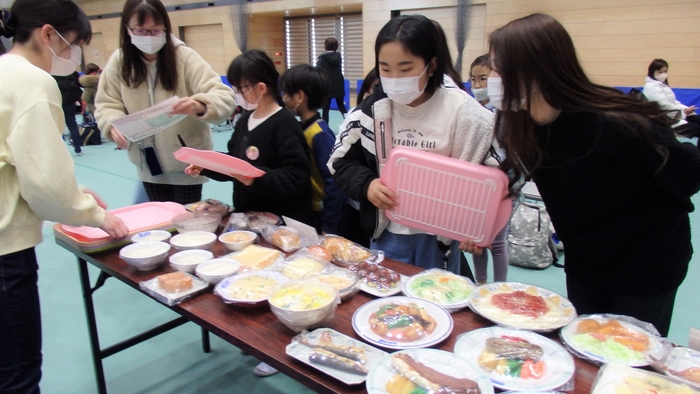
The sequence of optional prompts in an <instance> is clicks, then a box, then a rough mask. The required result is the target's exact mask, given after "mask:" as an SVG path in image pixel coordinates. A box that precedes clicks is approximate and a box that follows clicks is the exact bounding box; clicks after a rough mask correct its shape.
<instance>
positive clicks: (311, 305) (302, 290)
mask: <svg viewBox="0 0 700 394" xmlns="http://www.w3.org/2000/svg"><path fill="white" fill-rule="evenodd" d="M324 286H325V285H324ZM329 290H330V289H329ZM331 291H333V290H331ZM335 297H336V293H335V291H333V294H329V293H328V292H326V291H324V289H322V288H320V287H316V286H309V287H301V286H289V287H287V288H285V289H283V290H280V291H275V294H274V295H273V296H272V297H271V298H270V299H269V301H270V303H271V304H274V305H276V306H278V307H280V308H283V309H288V310H292V311H308V310H312V309H316V308H320V307H322V306H325V305H328V304H329V303H330V302H332V301H333V298H335Z"/></svg>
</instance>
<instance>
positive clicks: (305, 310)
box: [267, 280, 340, 332]
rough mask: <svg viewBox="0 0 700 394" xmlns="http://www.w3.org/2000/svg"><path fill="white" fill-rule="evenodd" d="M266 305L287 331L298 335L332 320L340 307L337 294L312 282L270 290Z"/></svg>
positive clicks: (291, 283)
mask: <svg viewBox="0 0 700 394" xmlns="http://www.w3.org/2000/svg"><path fill="white" fill-rule="evenodd" d="M267 301H268V302H269V303H270V309H271V310H272V312H273V313H274V314H275V316H277V318H278V319H279V320H280V321H281V322H282V324H284V325H285V326H287V327H289V328H290V329H291V330H293V331H296V332H301V331H303V330H305V329H307V328H311V327H315V326H316V325H318V324H320V323H322V322H324V321H325V320H327V319H331V318H332V317H333V313H334V312H335V308H336V307H337V305H338V304H339V303H340V297H339V296H338V292H336V291H335V289H333V288H332V287H331V286H330V285H328V284H326V283H323V282H319V281H315V280H298V281H290V282H287V283H285V284H283V285H281V286H279V287H277V288H276V289H274V290H272V293H270V296H269V297H268V299H267Z"/></svg>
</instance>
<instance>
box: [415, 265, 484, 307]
mask: <svg viewBox="0 0 700 394" xmlns="http://www.w3.org/2000/svg"><path fill="white" fill-rule="evenodd" d="M410 291H411V293H412V295H414V296H417V297H420V298H422V299H425V300H428V301H432V302H435V303H438V304H451V303H455V302H460V301H464V300H466V299H467V298H469V296H470V295H471V294H472V287H471V285H470V284H469V281H468V280H467V279H466V278H464V277H460V276H458V275H454V274H452V273H440V272H435V273H431V274H427V275H421V276H420V277H418V278H416V279H414V280H413V281H411V283H410Z"/></svg>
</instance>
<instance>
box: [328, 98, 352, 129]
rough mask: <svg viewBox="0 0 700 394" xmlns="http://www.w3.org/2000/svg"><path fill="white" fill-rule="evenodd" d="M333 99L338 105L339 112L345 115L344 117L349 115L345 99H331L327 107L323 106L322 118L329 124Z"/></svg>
mask: <svg viewBox="0 0 700 394" xmlns="http://www.w3.org/2000/svg"><path fill="white" fill-rule="evenodd" d="M331 99H335V103H336V104H337V105H338V111H340V114H341V115H343V117H345V114H346V113H348V110H347V108H345V102H344V101H343V100H345V97H331V98H329V99H328V102H327V103H326V105H324V106H323V115H322V117H323V120H325V121H326V123H328V116H329V112H330V109H331Z"/></svg>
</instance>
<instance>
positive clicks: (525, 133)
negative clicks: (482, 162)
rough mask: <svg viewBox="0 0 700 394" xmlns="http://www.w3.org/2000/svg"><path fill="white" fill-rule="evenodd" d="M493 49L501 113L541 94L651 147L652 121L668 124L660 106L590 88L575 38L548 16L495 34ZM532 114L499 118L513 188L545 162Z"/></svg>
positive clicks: (527, 111) (562, 107)
mask: <svg viewBox="0 0 700 394" xmlns="http://www.w3.org/2000/svg"><path fill="white" fill-rule="evenodd" d="M489 47H490V54H491V59H492V64H491V67H492V69H494V70H495V71H496V72H498V73H499V74H500V76H501V79H502V82H503V89H504V92H503V104H502V105H503V108H513V107H519V102H520V99H521V98H522V94H523V93H522V92H527V93H526V98H527V99H528V101H529V98H530V97H531V93H532V92H534V91H537V92H538V93H539V94H541V95H542V98H543V99H544V100H545V101H546V102H547V103H548V104H549V105H550V106H552V107H553V108H555V109H557V110H560V111H564V112H598V113H601V112H602V113H604V114H606V115H607V116H608V117H609V118H610V119H611V120H613V121H616V122H619V123H621V124H623V125H626V127H624V129H631V130H635V131H634V133H636V135H637V136H639V137H640V138H644V139H646V140H648V141H649V143H650V144H652V143H651V140H650V139H649V136H648V130H649V120H650V119H651V120H653V121H656V122H659V123H662V124H664V125H668V124H669V123H670V119H669V118H668V117H666V116H665V115H664V114H663V113H662V111H661V109H660V108H659V106H658V104H656V103H653V102H652V103H642V102H640V101H638V100H636V99H634V98H632V97H629V96H626V95H625V94H623V93H622V92H620V91H618V90H616V89H614V88H611V87H607V86H602V85H597V84H594V83H593V82H591V81H590V80H589V79H588V77H587V76H586V74H585V72H584V71H583V68H582V67H581V65H580V64H579V61H578V58H577V57H576V50H575V48H574V44H573V41H572V40H571V37H570V36H569V34H568V33H567V32H566V30H565V29H564V26H562V25H561V24H560V23H559V22H558V21H557V20H556V19H554V18H552V17H551V16H549V15H545V14H533V15H529V16H526V17H524V18H520V19H516V20H514V21H512V22H510V23H508V24H507V25H505V26H503V27H502V28H500V29H498V30H496V31H494V32H493V33H491V35H490V36H489ZM530 111H531V108H530V105H527V106H526V108H525V109H524V110H520V111H517V112H514V111H498V114H497V117H496V130H499V132H501V133H502V134H501V135H502V145H503V147H504V148H505V150H506V157H505V159H504V161H503V162H502V163H501V169H503V170H504V171H506V173H508V172H509V171H512V172H513V174H514V175H515V177H514V178H512V179H511V186H513V184H514V183H515V182H516V181H517V180H518V179H519V177H520V176H521V175H525V174H532V172H533V171H534V170H536V169H537V167H538V166H539V165H540V162H541V160H542V152H541V151H540V149H539V146H538V144H537V140H536V139H535V133H534V127H535V123H534V121H533V120H532V117H531V112H530ZM635 125H637V126H638V127H634V126H635ZM630 126H631V127H630ZM669 133H671V131H670V128H669ZM652 145H653V144H652ZM654 148H655V149H656V150H657V151H659V153H660V154H661V155H662V156H663V157H664V162H665V159H666V158H667V157H668V152H667V150H666V149H665V148H663V147H661V146H656V145H654Z"/></svg>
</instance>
